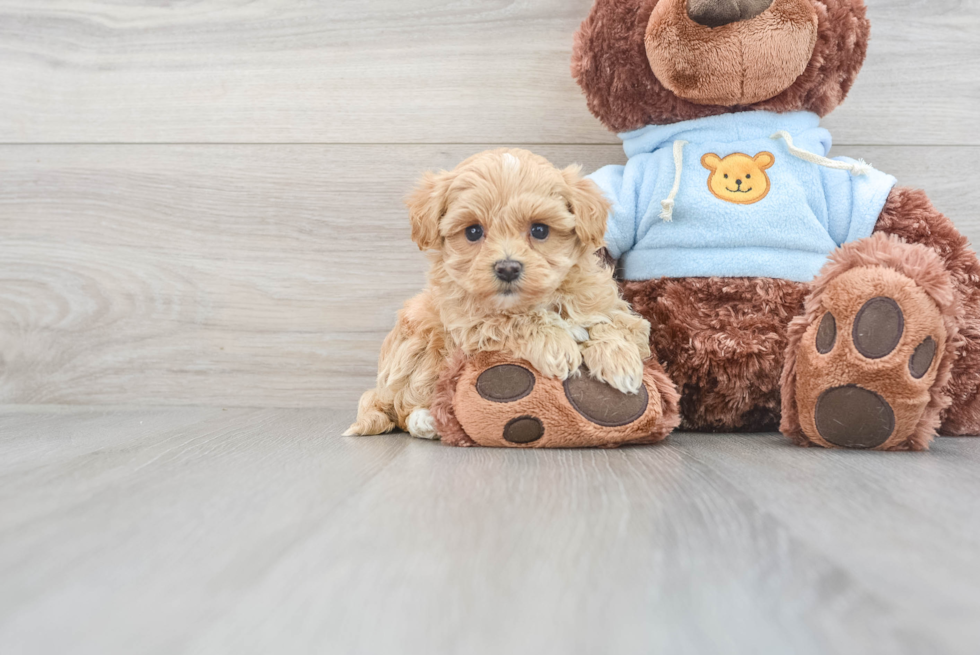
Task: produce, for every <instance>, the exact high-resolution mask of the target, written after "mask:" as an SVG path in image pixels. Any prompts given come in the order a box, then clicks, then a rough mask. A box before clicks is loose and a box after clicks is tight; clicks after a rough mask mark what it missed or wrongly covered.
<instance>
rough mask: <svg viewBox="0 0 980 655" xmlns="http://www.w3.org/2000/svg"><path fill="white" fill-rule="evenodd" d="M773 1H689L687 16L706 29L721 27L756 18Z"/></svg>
mask: <svg viewBox="0 0 980 655" xmlns="http://www.w3.org/2000/svg"><path fill="white" fill-rule="evenodd" d="M772 2H773V0H687V15H688V17H689V18H690V19H691V20H693V21H694V22H695V23H698V24H699V25H704V26H706V27H721V26H722V25H728V24H730V23H737V22H738V21H742V20H749V19H750V18H755V17H756V16H758V15H759V14H761V13H762V12H764V11H765V10H766V9H768V8H769V7H770V6H771V5H772Z"/></svg>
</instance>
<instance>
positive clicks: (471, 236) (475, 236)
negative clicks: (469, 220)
mask: <svg viewBox="0 0 980 655" xmlns="http://www.w3.org/2000/svg"><path fill="white" fill-rule="evenodd" d="M482 238H483V226H481V225H470V226H469V227H468V228H466V240H467V241H469V242H471V243H472V242H476V241H479V240H480V239H482Z"/></svg>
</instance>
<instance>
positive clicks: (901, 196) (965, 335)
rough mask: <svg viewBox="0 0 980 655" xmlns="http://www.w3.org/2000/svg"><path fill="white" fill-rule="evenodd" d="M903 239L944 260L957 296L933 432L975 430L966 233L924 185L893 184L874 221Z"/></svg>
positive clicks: (979, 326) (974, 305)
mask: <svg viewBox="0 0 980 655" xmlns="http://www.w3.org/2000/svg"><path fill="white" fill-rule="evenodd" d="M875 230H876V231H877V232H884V233H886V234H893V235H895V236H898V237H900V238H901V239H902V240H904V241H906V242H907V243H919V244H922V245H924V246H928V247H930V248H932V249H933V250H934V251H935V252H936V253H937V254H938V255H939V257H940V258H941V259H942V260H943V262H944V264H945V265H946V270H947V271H949V275H950V278H951V279H952V281H953V287H954V289H955V291H956V294H957V296H958V297H959V304H960V308H959V312H958V318H959V336H960V338H959V341H960V343H959V346H958V347H957V350H956V357H955V359H954V361H953V366H952V370H951V372H950V380H949V383H948V384H947V385H946V388H945V390H944V391H945V393H946V395H948V396H949V399H950V405H949V407H948V408H946V409H945V410H943V412H942V424H941V426H940V429H939V433H940V434H943V435H980V375H977V371H980V261H978V260H977V256H976V254H975V253H974V252H973V250H971V248H970V244H969V242H968V241H967V239H966V237H964V236H963V235H962V234H960V233H959V231H957V229H956V227H955V226H954V225H953V222H952V221H951V220H949V218H947V217H946V216H944V215H943V214H942V213H940V212H939V211H938V210H937V209H936V208H935V207H933V205H932V202H930V200H929V198H928V196H927V195H926V194H925V192H924V191H920V190H918V189H909V188H902V187H896V188H895V189H894V190H893V191H892V193H891V195H890V196H889V198H888V202H887V203H885V207H884V209H883V210H882V212H881V216H880V217H879V219H878V224H877V225H876V227H875Z"/></svg>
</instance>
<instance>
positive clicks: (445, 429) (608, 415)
mask: <svg viewBox="0 0 980 655" xmlns="http://www.w3.org/2000/svg"><path fill="white" fill-rule="evenodd" d="M677 400H678V394H677V391H676V390H675V389H674V385H673V383H672V382H671V381H670V379H669V378H668V377H667V376H666V374H664V372H663V370H662V369H661V368H660V365H659V364H658V363H657V362H656V360H648V361H647V362H646V364H645V367H644V373H643V385H642V386H641V388H640V392H639V393H637V394H626V393H623V392H621V391H618V390H616V389H614V388H613V387H612V386H610V385H608V384H605V383H603V382H599V381H598V380H595V379H594V378H592V377H591V376H590V375H589V374H588V372H587V371H586V370H584V369H583V370H582V371H581V372H580V373H579V374H577V375H573V376H571V377H569V378H568V379H567V380H565V381H564V382H563V381H561V380H558V379H556V378H551V377H546V376H544V375H542V374H541V373H540V372H538V371H537V370H535V369H534V368H533V367H532V366H531V365H530V364H529V363H528V362H526V361H524V360H521V359H517V358H514V357H508V356H506V355H502V354H500V353H491V352H485V353H479V354H477V355H474V356H473V357H466V356H464V355H462V354H458V355H456V356H455V357H453V358H452V359H451V361H450V362H449V363H448V364H447V366H446V368H445V369H444V370H443V374H442V375H441V376H440V379H439V384H438V385H437V388H436V393H435V395H434V396H433V400H432V406H431V411H432V415H433V417H434V418H435V421H436V426H437V429H438V431H439V434H441V435H442V440H443V442H445V443H447V444H449V445H451V446H476V445H480V446H496V447H508V448H576V447H600V448H612V447H616V446H622V445H626V444H639V443H656V442H658V441H662V440H663V439H665V438H666V437H667V435H668V434H669V433H670V432H671V431H673V429H674V428H675V427H677V424H678V422H679V418H678V412H677Z"/></svg>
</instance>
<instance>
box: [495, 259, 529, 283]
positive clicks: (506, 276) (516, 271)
mask: <svg viewBox="0 0 980 655" xmlns="http://www.w3.org/2000/svg"><path fill="white" fill-rule="evenodd" d="M493 272H494V273H495V274H496V275H497V279H498V280H500V281H501V282H513V281H515V280H516V279H517V278H519V277H520V276H521V273H523V272H524V264H522V263H520V262H516V261H514V260H513V259H501V260H500V261H498V262H496V263H494V265H493Z"/></svg>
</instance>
